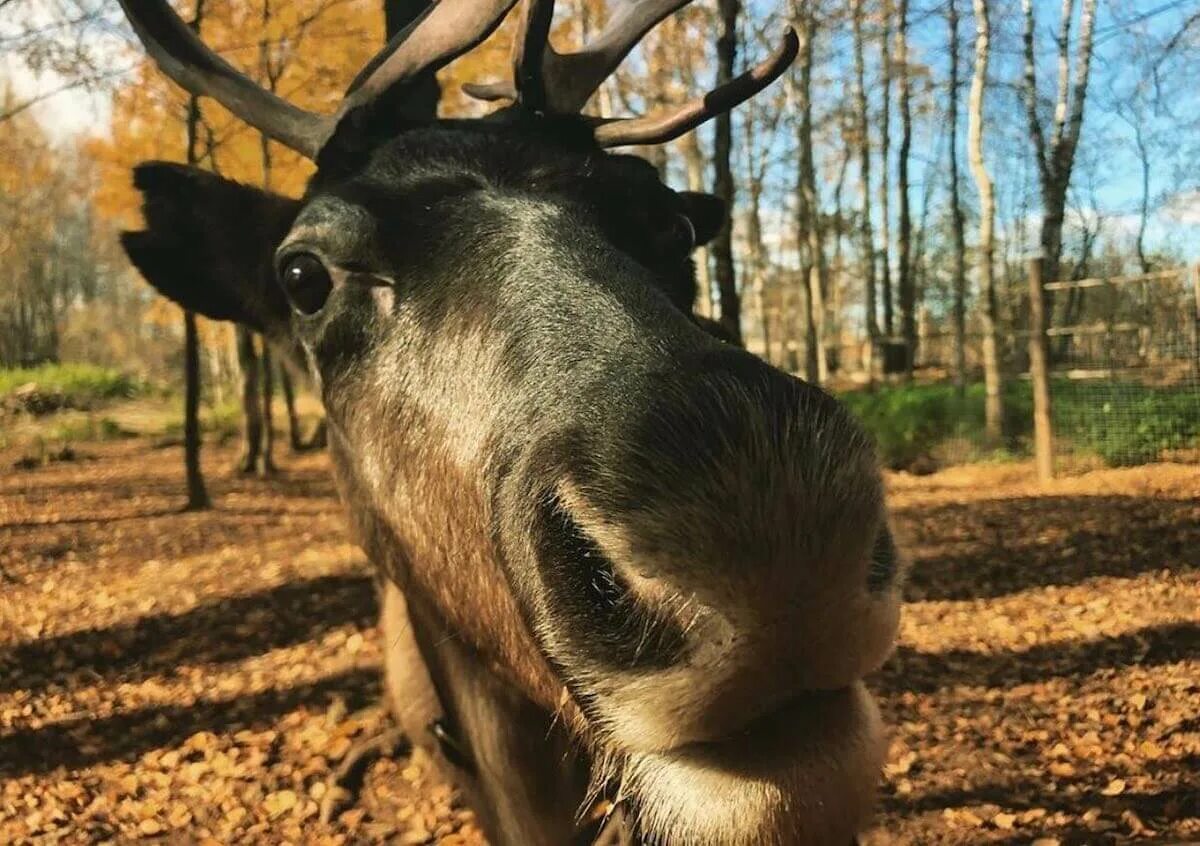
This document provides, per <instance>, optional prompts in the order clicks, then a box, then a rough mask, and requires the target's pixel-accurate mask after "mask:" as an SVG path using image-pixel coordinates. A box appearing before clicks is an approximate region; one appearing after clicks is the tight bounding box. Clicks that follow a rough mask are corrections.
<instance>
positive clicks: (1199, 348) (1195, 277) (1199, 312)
mask: <svg viewBox="0 0 1200 846" xmlns="http://www.w3.org/2000/svg"><path fill="white" fill-rule="evenodd" d="M1191 275H1192V297H1193V298H1194V299H1195V300H1196V311H1195V312H1194V313H1193V315H1192V343H1193V344H1194V345H1195V348H1194V349H1193V350H1192V355H1193V356H1194V357H1195V359H1196V361H1195V365H1196V369H1197V370H1200V264H1193V265H1192V269H1191Z"/></svg>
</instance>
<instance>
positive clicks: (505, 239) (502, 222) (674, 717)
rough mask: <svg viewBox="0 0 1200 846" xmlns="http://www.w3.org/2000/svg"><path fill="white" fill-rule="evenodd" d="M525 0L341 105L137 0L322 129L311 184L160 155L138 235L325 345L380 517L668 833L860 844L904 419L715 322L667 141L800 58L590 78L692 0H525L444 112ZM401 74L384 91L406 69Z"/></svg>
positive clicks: (380, 60)
mask: <svg viewBox="0 0 1200 846" xmlns="http://www.w3.org/2000/svg"><path fill="white" fill-rule="evenodd" d="M513 2H514V0H498V2H497V0H440V2H438V3H436V4H435V5H434V6H432V7H431V8H430V9H429V10H428V11H427V13H426V14H425V15H424V16H423V17H421V18H420V19H419V20H417V21H416V22H415V23H413V24H412V25H411V26H410V27H408V29H407V30H405V31H404V32H401V33H400V34H399V35H398V36H397V37H396V38H395V39H393V40H392V42H391V43H389V44H388V45H387V47H386V48H385V49H384V50H383V52H381V53H380V54H379V56H377V57H376V58H375V59H374V60H372V61H371V62H370V63H369V64H368V65H367V67H366V68H365V69H364V70H363V72H362V73H361V74H360V75H359V77H358V79H356V80H355V82H354V83H353V85H352V86H351V87H350V90H349V92H348V94H347V96H346V97H345V99H344V101H343V103H342V105H341V107H340V108H339V109H338V111H337V113H336V114H334V115H331V116H318V115H314V114H311V113H308V112H304V111H302V110H300V109H297V108H296V107H294V106H292V105H290V104H288V103H286V102H284V101H282V100H280V99H278V98H276V97H275V96H274V95H272V94H269V93H267V92H265V91H263V90H262V89H260V88H258V87H257V86H256V85H254V83H252V82H251V81H249V80H248V79H247V78H246V77H244V76H242V75H241V74H239V73H238V72H237V71H235V70H234V69H233V68H232V67H230V66H229V65H228V64H227V63H225V62H224V61H223V60H222V59H220V58H219V57H217V56H216V55H215V54H213V53H212V52H211V51H209V50H208V49H207V48H206V47H205V46H204V45H203V44H202V43H201V42H200V41H199V40H198V39H196V38H195V37H194V36H193V34H192V33H191V32H190V31H189V30H188V29H187V27H185V26H184V25H183V23H182V22H181V21H180V20H179V19H178V17H177V16H176V15H175V13H174V12H173V11H171V9H170V7H169V6H168V5H167V4H166V3H165V2H154V1H153V0H147V1H146V2H138V0H122V3H123V5H124V7H125V9H126V12H127V14H128V16H129V18H130V20H131V21H132V23H133V25H134V27H135V29H136V30H137V32H138V34H139V36H140V37H141V39H142V40H143V42H144V43H145V45H146V47H147V50H148V51H149V53H150V54H151V55H152V56H153V57H154V59H155V60H156V61H157V62H158V64H159V65H160V67H161V68H162V69H163V70H164V71H165V72H166V73H167V74H168V75H170V76H171V77H172V78H173V79H175V80H176V81H177V82H178V83H179V84H180V85H182V86H183V87H185V88H187V89H188V90H189V91H192V92H193V93H196V94H205V95H210V96H212V97H214V98H215V99H217V100H219V101H220V102H221V103H223V104H224V105H225V106H226V107H228V108H229V109H230V110H232V111H233V112H234V113H235V114H237V115H238V116H240V117H241V118H242V119H244V120H245V121H247V122H248V123H250V124H252V125H253V126H255V127H257V128H258V129H260V130H261V131H262V132H264V133H266V134H267V135H268V136H270V137H272V138H274V139H276V140H278V141H280V142H282V143H284V144H286V145H288V146H290V147H292V148H294V149H296V150H298V151H300V152H302V153H304V154H305V155H307V156H310V157H312V158H313V159H314V160H315V161H316V163H317V165H318V170H317V173H316V175H315V177H314V178H313V180H312V182H311V184H310V185H309V188H308V190H307V192H306V194H305V196H304V197H303V198H302V199H300V200H292V199H287V198H283V197H278V196H273V195H268V194H265V193H263V192H260V191H256V190H254V189H251V188H248V187H244V186H240V185H236V184H233V183H230V182H228V181H225V180H222V179H219V178H218V177H215V176H212V175H208V174H204V173H201V172H198V171H194V170H190V169H187V168H183V167H179V166H174V165H165V164H149V165H143V166H141V167H139V168H138V170H137V171H136V176H135V180H136V184H137V186H138V187H139V188H140V189H141V190H142V191H143V193H144V196H145V216H146V224H147V225H146V230H145V231H143V232H135V233H127V234H126V236H125V238H124V243H125V246H126V249H127V251H128V253H129V255H130V257H131V258H132V260H133V262H134V263H135V264H136V265H137V266H138V268H139V269H141V271H142V272H143V274H144V275H145V276H146V278H147V279H148V280H149V281H150V282H151V284H153V285H154V286H155V287H156V288H158V289H159V290H160V291H162V292H163V293H165V294H166V295H167V296H169V297H171V298H173V299H175V300H176V301H178V302H180V303H181V304H183V305H185V306H187V307H189V308H192V309H194V310H196V311H198V312H201V313H203V314H206V315H209V316H211V317H214V318H218V319H227V320H235V321H239V322H242V323H246V324H249V325H253V326H256V327H259V328H261V329H262V330H264V331H266V332H268V333H269V334H272V335H275V336H278V337H281V338H288V339H292V340H295V341H297V342H298V343H299V344H300V345H301V346H302V347H303V349H304V350H305V353H306V355H307V357H308V360H309V364H310V367H311V369H312V371H313V374H314V377H315V379H316V382H317V384H318V385H319V389H320V392H321V395H322V398H323V401H324V403H325V405H326V409H327V414H328V420H329V425H330V433H331V445H332V451H333V456H334V463H335V467H336V475H337V477H338V481H339V487H340V490H341V493H342V496H343V498H344V500H345V502H346V504H347V510H348V512H349V514H350V521H351V524H352V526H353V528H354V531H355V534H356V536H357V537H358V539H359V540H360V541H361V542H362V543H363V545H364V546H366V547H367V549H368V552H369V553H370V554H371V556H372V558H373V560H374V561H375V562H376V563H377V564H378V565H379V566H381V567H383V568H384V569H385V570H386V571H387V572H388V573H389V575H390V576H391V577H392V578H393V579H394V580H395V581H396V583H397V584H399V585H400V586H402V587H403V589H404V590H405V591H406V592H407V593H408V594H409V596H410V597H413V598H419V600H420V601H421V602H422V603H425V604H427V605H428V606H429V607H431V608H433V609H435V610H436V613H437V614H438V615H440V617H441V618H442V619H443V621H444V622H445V624H446V625H447V626H448V627H449V628H450V629H452V630H453V631H455V632H457V633H458V634H459V636H460V637H461V639H462V641H463V642H464V643H466V644H468V645H469V646H470V647H471V648H472V649H474V650H476V651H477V653H478V654H479V656H480V657H481V660H483V661H485V662H487V663H488V664H489V665H490V666H491V667H492V668H493V669H494V671H495V673H496V674H497V675H498V676H499V677H501V678H503V679H505V680H507V682H508V683H510V684H511V685H513V686H514V687H515V688H516V689H518V690H520V691H521V692H522V693H523V695H524V696H526V697H528V698H529V699H530V700H532V701H533V702H536V703H539V704H541V705H542V706H544V707H545V708H546V709H547V712H548V713H549V712H556V711H557V712H560V713H561V714H563V715H564V716H565V718H566V720H567V722H568V724H569V725H570V726H571V727H572V728H573V729H574V730H575V732H576V734H577V737H578V740H579V742H580V743H581V744H583V745H584V746H586V747H587V748H588V749H590V750H591V751H592V752H593V753H594V760H596V761H598V762H603V766H599V765H598V766H597V768H596V773H595V778H596V779H597V781H598V783H599V782H605V783H619V784H620V785H621V792H622V796H623V797H624V798H625V799H626V800H627V801H628V802H629V804H630V806H631V808H632V809H633V811H634V813H635V814H636V816H637V818H638V825H639V828H640V830H641V831H642V832H643V834H644V836H645V837H646V838H647V839H649V840H650V841H652V842H659V841H661V842H669V843H682V842H687V843H710V842H720V843H727V842H728V843H756V844H757V843H773V842H782V843H792V842H797V841H803V842H826V841H827V840H828V841H830V842H838V841H840V842H842V843H844V842H846V841H847V840H849V839H850V836H851V835H852V833H853V831H854V830H855V828H856V826H857V825H859V824H860V822H861V821H862V818H863V816H864V814H865V813H866V812H867V810H868V808H869V805H870V803H871V796H872V793H873V785H874V782H875V780H876V778H877V775H878V768H879V764H880V759H881V754H882V752H881V733H880V729H879V725H878V720H877V717H876V713H875V710H874V707H873V705H872V703H871V700H870V697H869V696H868V695H867V694H866V693H865V691H864V688H863V686H862V683H861V679H862V677H863V676H864V675H865V674H867V673H868V672H870V671H871V670H873V669H875V668H876V667H878V666H879V665H880V664H881V663H882V662H883V660H884V659H885V658H886V656H887V655H888V654H889V652H890V650H891V646H892V642H893V638H894V633H895V629H896V625H897V614H898V610H897V609H898V588H897V578H898V575H897V571H898V565H897V555H896V551H895V547H894V545H893V543H892V539H891V535H890V533H889V529H888V525H887V520H886V517H885V514H884V509H883V497H882V493H881V484H880V479H879V475H878V471H877V469H876V461H875V457H874V453H873V449H872V447H871V445H870V443H869V440H868V438H867V437H866V436H865V435H864V433H863V432H862V430H861V429H860V428H859V427H858V426H857V425H856V424H855V423H854V422H853V421H852V420H851V418H850V417H849V415H848V413H847V412H846V411H845V409H844V408H843V407H842V406H841V405H840V404H839V403H838V402H836V401H835V400H834V399H832V398H831V397H830V396H829V395H827V394H825V393H824V392H822V391H821V390H820V389H818V388H816V387H813V386H811V385H808V384H806V383H805V382H803V381H801V380H799V379H796V378H794V377H792V376H790V375H788V374H786V373H783V372H781V371H779V370H776V369H774V368H772V367H770V366H768V365H767V364H765V363H764V362H762V361H761V360H759V359H758V358H756V357H754V356H752V355H750V354H748V353H746V352H745V351H743V350H741V349H738V348H736V347H734V346H731V345H728V344H726V343H724V342H722V341H720V340H718V339H717V338H715V337H714V336H713V335H712V334H710V333H708V332H706V331H704V329H703V328H702V327H701V325H700V324H699V322H698V321H697V320H696V319H695V318H694V317H693V315H692V311H691V308H692V301H693V299H694V296H695V281H694V278H693V268H692V265H691V259H690V253H691V251H692V250H693V248H694V247H695V246H697V245H698V244H701V243H703V242H705V241H707V240H708V239H710V238H711V237H713V236H714V234H715V233H716V231H717V230H718V229H719V228H720V227H721V226H722V225H724V219H725V212H724V209H723V207H722V205H721V204H720V203H719V201H717V200H715V199H714V198H712V197H709V196H707V195H701V194H689V193H686V192H676V191H673V190H671V189H669V188H667V187H666V186H665V185H664V184H662V182H661V181H660V180H659V178H658V176H657V174H656V172H655V171H654V170H653V168H651V167H650V166H649V165H648V164H646V163H645V162H643V161H642V160H640V159H637V158H635V157H632V156H627V155H616V154H611V153H608V152H606V148H610V147H614V146H621V145H628V144H655V143H662V142H664V141H667V140H669V139H671V138H674V137H676V136H678V135H679V134H681V133H683V132H686V131H688V130H690V129H692V128H694V127H695V126H697V125H698V124H700V123H701V122H703V121H704V120H707V119H708V118H710V117H712V116H713V115H714V114H717V113H719V112H721V111H725V110H728V109H730V108H733V107H734V106H735V105H736V104H737V103H739V102H741V101H742V100H745V99H746V98H748V97H750V96H752V95H753V94H754V93H756V92H757V91H759V90H761V89H762V88H763V87H764V86H766V85H768V84H769V83H770V82H771V81H772V80H774V79H775V78H776V77H778V76H779V75H780V74H781V73H782V72H783V71H784V70H785V69H786V68H787V66H788V64H789V63H790V62H791V60H792V58H793V57H794V56H795V53H796V49H797V42H796V37H795V34H794V33H792V32H791V30H788V31H787V33H786V35H785V37H784V38H783V40H782V42H781V44H780V46H779V48H778V49H777V50H776V52H775V53H774V54H773V55H772V56H770V57H769V58H768V59H767V60H766V61H764V62H763V63H762V64H760V65H758V66H756V67H755V68H753V69H751V70H750V71H749V72H747V73H746V74H744V75H742V76H741V77H738V78H737V79H734V80H733V81H732V82H729V83H728V84H726V85H724V86H721V87H719V88H717V89H716V90H714V91H711V92H709V93H707V94H705V95H704V96H702V97H698V98H696V99H695V100H692V101H690V102H688V103H685V104H683V105H681V106H678V107H673V108H669V109H666V110H664V111H662V112H659V113H655V114H650V115H645V116H641V117H634V118H627V119H611V118H600V117H594V116H589V115H585V114H582V113H581V111H580V110H581V109H582V108H583V106H584V105H585V103H586V101H587V100H588V99H589V97H590V95H591V94H592V93H593V92H594V91H595V90H596V88H597V87H598V86H599V85H600V84H601V82H602V81H603V80H604V79H605V77H607V76H608V75H609V74H610V73H611V72H612V71H613V70H614V68H615V67H616V66H617V64H618V63H619V62H620V61H621V59H622V58H623V57H624V56H625V55H626V54H627V53H628V52H629V51H630V50H631V49H632V47H633V46H634V45H635V44H636V43H637V41H638V40H639V39H640V38H641V37H642V36H643V35H644V34H645V33H646V32H647V31H648V30H649V29H650V28H651V27H653V26H654V25H655V24H656V23H657V22H658V21H660V20H661V19H662V18H664V17H665V16H666V15H668V14H670V13H671V12H672V11H674V10H675V9H677V8H679V7H680V6H682V5H683V4H684V3H685V2H687V0H641V2H637V0H631V2H628V3H627V4H626V5H624V6H622V7H621V8H620V9H618V10H617V11H616V12H615V13H614V14H613V15H612V16H611V19H610V23H609V25H608V27H607V28H606V29H605V30H604V31H603V32H601V33H600V34H599V36H598V37H597V38H596V40H595V41H594V42H593V43H592V44H591V45H590V46H589V47H587V48H585V49H584V50H582V51H581V52H578V53H573V54H566V55H564V54H560V53H558V52H557V51H555V50H554V49H553V48H551V47H550V45H549V43H548V39H547V35H548V32H549V28H550V18H551V15H552V11H553V4H552V2H549V0H532V2H529V3H528V4H527V5H525V6H524V7H523V8H522V10H521V18H520V27H519V30H518V34H517V38H516V41H515V45H516V46H515V48H514V59H513V66H514V74H513V81H512V82H509V83H504V84H492V85H479V86H472V87H471V88H470V89H469V90H470V93H472V94H473V95H475V96H478V97H480V98H483V99H489V100H504V101H507V105H505V106H504V107H503V108H501V109H500V110H499V111H498V112H496V113H494V114H492V115H489V116H488V117H487V118H483V119H478V120H438V121H434V122H426V121H419V120H416V119H414V118H412V117H410V116H406V115H405V113H404V109H403V100H404V98H403V92H404V89H405V86H406V85H408V84H409V83H411V82H412V81H413V80H414V79H415V78H416V77H418V76H419V75H420V74H423V73H428V72H430V71H432V70H436V69H437V68H439V67H441V66H442V65H444V64H445V63H447V62H448V61H450V60H451V59H453V58H454V57H456V56H458V55H461V54H462V53H464V52H465V51H467V50H468V49H470V48H471V47H472V46H473V45H475V44H477V43H478V42H479V41H481V40H482V39H483V38H484V37H485V36H486V35H487V34H488V33H489V32H490V31H491V30H492V29H493V28H494V27H495V26H496V25H497V24H498V23H499V22H500V20H501V19H502V18H503V17H504V15H505V14H506V13H507V12H508V10H509V8H510V7H511V6H512V5H513ZM385 95H386V96H385Z"/></svg>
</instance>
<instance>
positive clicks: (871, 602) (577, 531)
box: [539, 351, 897, 740]
mask: <svg viewBox="0 0 1200 846" xmlns="http://www.w3.org/2000/svg"><path fill="white" fill-rule="evenodd" d="M731 353H732V351H731ZM685 372H686V374H687V375H685V376H672V377H670V378H662V379H660V380H657V381H656V382H654V383H653V385H652V388H650V389H647V393H646V397H647V399H648V401H647V402H646V403H645V404H644V405H642V406H641V407H640V409H639V410H638V411H637V413H636V414H633V415H630V416H628V417H626V418H625V419H624V420H622V421H621V422H620V424H619V425H615V426H613V427H612V429H611V433H612V434H611V436H610V437H608V438H606V445H605V446H604V447H601V448H598V449H597V450H596V454H595V455H593V457H592V459H593V460H591V461H590V462H588V466H587V467H586V468H585V469H584V470H583V471H582V472H578V473H570V472H569V473H567V474H566V475H565V477H564V478H563V479H562V480H561V481H560V482H559V484H558V485H557V487H556V488H555V489H554V490H553V491H552V492H549V493H548V495H547V496H545V497H543V500H542V512H541V519H540V521H539V522H540V525H541V527H542V531H541V533H540V538H541V549H542V556H541V557H542V560H543V561H544V562H555V563H553V564H550V565H549V566H550V567H552V568H553V569H554V576H555V581H556V582H557V585H558V588H559V592H560V597H561V598H562V599H563V601H564V612H565V614H566V615H567V616H569V617H574V618H575V619H586V620H587V621H588V624H587V626H586V634H585V635H584V636H583V637H582V642H580V643H579V644H577V646H578V647H579V649H580V651H583V652H587V653H591V654H593V655H600V656H603V657H602V659H601V660H603V661H604V662H605V663H606V664H607V665H608V666H609V667H611V668H613V669H615V670H617V671H618V672H624V673H627V674H628V677H627V679H626V681H628V680H629V679H631V678H636V679H637V680H638V682H639V686H640V689H642V690H643V691H653V690H658V694H646V695H647V696H650V697H651V698H654V697H655V696H656V695H667V696H674V697H675V698H676V701H677V702H688V703H690V705H689V706H688V708H687V709H686V710H687V713H683V712H682V711H681V710H680V709H679V708H674V709H672V710H671V714H672V716H671V719H670V723H671V729H670V731H669V732H666V733H665V734H663V733H656V732H654V731H651V732H648V733H647V732H640V731H639V733H638V736H639V737H643V736H654V737H666V736H670V737H672V738H674V739H680V738H686V739H689V740H697V739H706V738H708V737H711V736H713V735H714V734H717V733H720V732H722V731H726V730H731V729H732V728H733V727H735V726H736V725H738V724H739V723H740V721H741V720H744V719H745V718H746V716H747V714H746V708H745V691H746V690H747V689H749V690H755V691H756V692H757V696H758V701H757V703H756V705H755V708H756V709H758V708H765V709H769V708H771V707H773V706H775V705H777V704H779V703H782V702H785V701H787V700H789V699H790V698H792V697H794V696H795V695H797V694H798V693H800V692H802V691H817V690H834V689H840V688H843V687H845V686H847V685H850V684H851V683H853V682H854V681H855V680H856V679H858V678H860V677H861V676H862V675H864V674H865V673H866V672H869V671H870V670H872V669H874V668H875V667H876V666H878V665H879V664H880V663H882V661H883V660H884V658H886V656H887V654H888V653H889V652H890V648H891V643H892V640H893V637H894V632H895V628H896V622H897V618H896V609H897V602H896V589H895V580H896V572H897V565H896V561H897V555H896V552H895V545H894V543H893V542H892V539H891V534H890V532H889V530H888V527H887V523H886V520H885V517H884V511H883V499H882V488H881V482H880V478H879V474H878V470H877V467H876V462H875V458H874V451H873V449H872V447H871V444H870V442H869V440H868V439H867V437H866V436H865V434H864V433H863V432H862V430H861V428H859V427H858V425H857V424H856V423H855V422H854V421H853V420H852V419H851V418H850V416H849V414H848V413H847V412H846V410H845V409H844V408H843V407H842V406H841V405H840V404H839V403H837V402H836V401H835V400H834V399H833V398H832V397H830V396H829V395H827V394H825V393H824V392H823V391H820V390H819V389H817V388H815V387H813V386H811V385H808V384H806V383H804V382H802V381H800V380H798V379H794V378H792V377H789V376H786V375H784V374H781V373H779V372H778V371H774V370H771V369H769V368H767V367H766V366H765V365H761V363H759V362H758V361H757V360H756V359H749V357H748V356H742V355H741V354H731V355H729V356H722V357H719V358H717V359H716V360H709V361H706V362H704V366H701V367H695V368H692V369H690V370H688V371H685ZM656 679H657V680H659V681H661V682H662V683H663V686H661V687H656V686H655V685H654V681H655V680H656ZM639 695H640V694H639ZM612 698H613V699H614V700H621V699H622V698H624V699H628V698H629V695H628V694H627V693H619V692H617V691H614V692H613V697H612ZM638 701H639V702H640V701H641V700H640V699H639V700H638ZM642 704H643V706H644V707H647V708H650V709H651V710H654V709H655V708H657V707H658V706H656V705H654V704H653V703H646V702H643V703H642ZM637 723H638V721H637V720H627V721H626V724H629V725H632V724H637ZM655 724H656V725H658V722H657V721H656V722H655Z"/></svg>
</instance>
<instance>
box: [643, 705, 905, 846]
mask: <svg viewBox="0 0 1200 846" xmlns="http://www.w3.org/2000/svg"><path fill="white" fill-rule="evenodd" d="M884 746H885V744H884V737H883V730H882V726H881V723H880V720H879V715H878V711H877V709H876V707H875V705H874V702H873V701H872V699H871V697H870V695H869V694H868V693H867V692H866V689H865V688H864V687H863V685H862V684H861V683H860V682H856V683H854V684H852V685H850V686H849V687H846V688H843V689H841V690H836V691H828V692H826V691H822V692H812V693H805V694H802V695H800V696H798V697H796V698H794V699H792V700H789V701H788V702H787V703H786V704H784V705H783V706H782V707H779V708H777V709H775V710H773V711H771V712H770V713H769V714H766V715H763V716H759V717H756V718H754V719H753V721H752V722H750V723H748V724H746V725H745V726H744V727H742V728H741V729H739V730H738V731H736V732H734V733H732V734H729V735H726V736H724V737H722V738H720V739H717V740H711V741H700V742H692V743H687V744H684V745H681V746H678V747H674V748H671V749H667V750H663V751H658V752H636V753H628V756H627V758H626V760H625V764H624V768H623V770H624V771H623V773H622V775H621V781H622V784H621V790H622V792H623V794H624V795H626V796H628V797H630V802H631V805H632V807H633V809H634V811H635V814H636V816H637V819H638V825H639V827H640V829H641V833H642V836H643V838H644V839H645V841H646V842H649V843H695V844H718V843H719V844H731V845H732V846H737V845H738V844H747V846H749V844H779V846H783V844H796V843H806V844H825V843H830V844H838V846H844V844H846V843H849V842H851V841H852V839H853V838H854V836H855V834H856V833H857V832H858V831H859V829H860V828H861V827H862V826H863V825H864V824H865V822H866V820H867V818H868V816H869V814H870V811H871V808H872V805H873V803H874V794H875V785H876V782H877V780H878V777H879V772H880V768H881V767H882V765H883V756H884V751H885V750H884Z"/></svg>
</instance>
